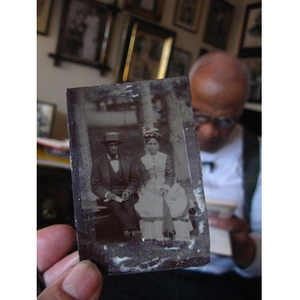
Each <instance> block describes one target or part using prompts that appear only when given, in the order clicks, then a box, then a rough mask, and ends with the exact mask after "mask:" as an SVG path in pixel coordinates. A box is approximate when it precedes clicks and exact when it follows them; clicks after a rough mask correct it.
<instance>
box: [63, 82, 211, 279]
mask: <svg viewBox="0 0 300 300" xmlns="http://www.w3.org/2000/svg"><path fill="white" fill-rule="evenodd" d="M67 107H68V129H69V138H70V154H71V162H72V181H73V196H74V209H75V219H76V230H77V236H78V249H79V254H80V258H81V259H91V260H92V261H94V262H96V263H97V264H98V266H99V268H100V269H101V270H102V271H103V272H105V273H108V274H121V273H136V272H148V271H155V270H165V269H173V268H183V267H191V266H199V265H203V264H206V263H207V262H208V261H209V248H210V247H209V236H208V225H207V211H206V206H205V201H204V194H203V187H202V176H201V162H200V156H199V154H198V147H197V142H196V136H195V130H194V127H193V113H192V109H191V100H190V91H189V81H188V77H186V76H185V77H174V78H168V79H161V80H149V81H142V82H134V83H121V84H116V85H103V86H94V87H83V88H72V89H68V91H67Z"/></svg>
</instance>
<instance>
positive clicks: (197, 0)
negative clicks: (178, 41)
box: [173, 0, 203, 33]
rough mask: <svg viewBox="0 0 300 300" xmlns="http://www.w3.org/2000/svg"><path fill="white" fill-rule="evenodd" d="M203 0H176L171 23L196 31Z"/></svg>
mask: <svg viewBox="0 0 300 300" xmlns="http://www.w3.org/2000/svg"><path fill="white" fill-rule="evenodd" d="M202 5H203V0H189V1H186V0H177V5H176V11H175V14H174V18H173V23H174V25H176V26H179V27H181V28H184V29H186V30H189V31H191V32H194V33H196V32H197V31H198V27H199V23H200V16H201V10H202Z"/></svg>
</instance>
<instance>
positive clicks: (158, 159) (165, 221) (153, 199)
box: [135, 128, 193, 241]
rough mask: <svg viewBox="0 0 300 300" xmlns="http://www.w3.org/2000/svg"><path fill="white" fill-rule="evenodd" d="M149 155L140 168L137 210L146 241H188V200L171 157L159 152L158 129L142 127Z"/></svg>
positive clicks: (144, 157) (141, 162)
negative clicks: (177, 178)
mask: <svg viewBox="0 0 300 300" xmlns="http://www.w3.org/2000/svg"><path fill="white" fill-rule="evenodd" d="M143 135H144V140H145V145H146V150H147V151H148V153H147V154H146V155H144V156H143V157H142V158H141V160H140V162H139V164H138V169H139V173H140V178H141V181H142V186H141V188H140V192H139V200H138V202H137V203H136V204H135V209H136V211H137V214H138V216H139V218H140V229H141V232H142V234H143V238H144V239H156V240H165V239H167V240H168V239H174V240H181V241H188V240H189V239H190V231H191V230H192V229H193V228H192V225H191V222H190V220H189V214H188V210H189V208H190V206H189V201H188V199H187V198H186V196H185V192H184V190H183V188H182V187H181V186H180V184H179V183H176V179H175V173H174V166H173V161H172V159H171V157H170V156H169V155H167V154H165V153H162V152H160V151H159V141H160V138H161V135H160V133H159V132H158V129H156V128H143Z"/></svg>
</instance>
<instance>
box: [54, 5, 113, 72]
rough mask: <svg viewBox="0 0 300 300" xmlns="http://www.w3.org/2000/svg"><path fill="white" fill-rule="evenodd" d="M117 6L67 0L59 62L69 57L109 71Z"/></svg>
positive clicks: (60, 34)
mask: <svg viewBox="0 0 300 300" xmlns="http://www.w3.org/2000/svg"><path fill="white" fill-rule="evenodd" d="M116 10H117V8H116V7H115V6H112V5H104V4H102V3H100V2H97V1H84V0H67V1H65V3H64V7H63V12H62V19H61V24H60V33H59V38H58V43H57V49H56V53H55V54H54V55H50V56H52V57H54V58H55V65H59V63H60V60H62V59H63V60H68V61H72V62H77V63H81V64H85V65H88V66H92V67H96V68H99V69H101V71H102V72H105V71H107V70H108V69H109V67H108V66H107V56H108V48H109V47H108V46H109V40H110V34H111V28H112V25H113V21H114V16H115V13H116Z"/></svg>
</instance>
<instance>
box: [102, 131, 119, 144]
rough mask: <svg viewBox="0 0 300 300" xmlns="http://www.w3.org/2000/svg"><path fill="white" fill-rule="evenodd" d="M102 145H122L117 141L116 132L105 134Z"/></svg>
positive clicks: (117, 135)
mask: <svg viewBox="0 0 300 300" xmlns="http://www.w3.org/2000/svg"><path fill="white" fill-rule="evenodd" d="M101 143H102V144H108V143H118V144H122V143H123V142H122V141H120V139H119V134H118V133H117V132H107V133H106V134H105V135H104V137H103V141H102V142H101Z"/></svg>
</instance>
